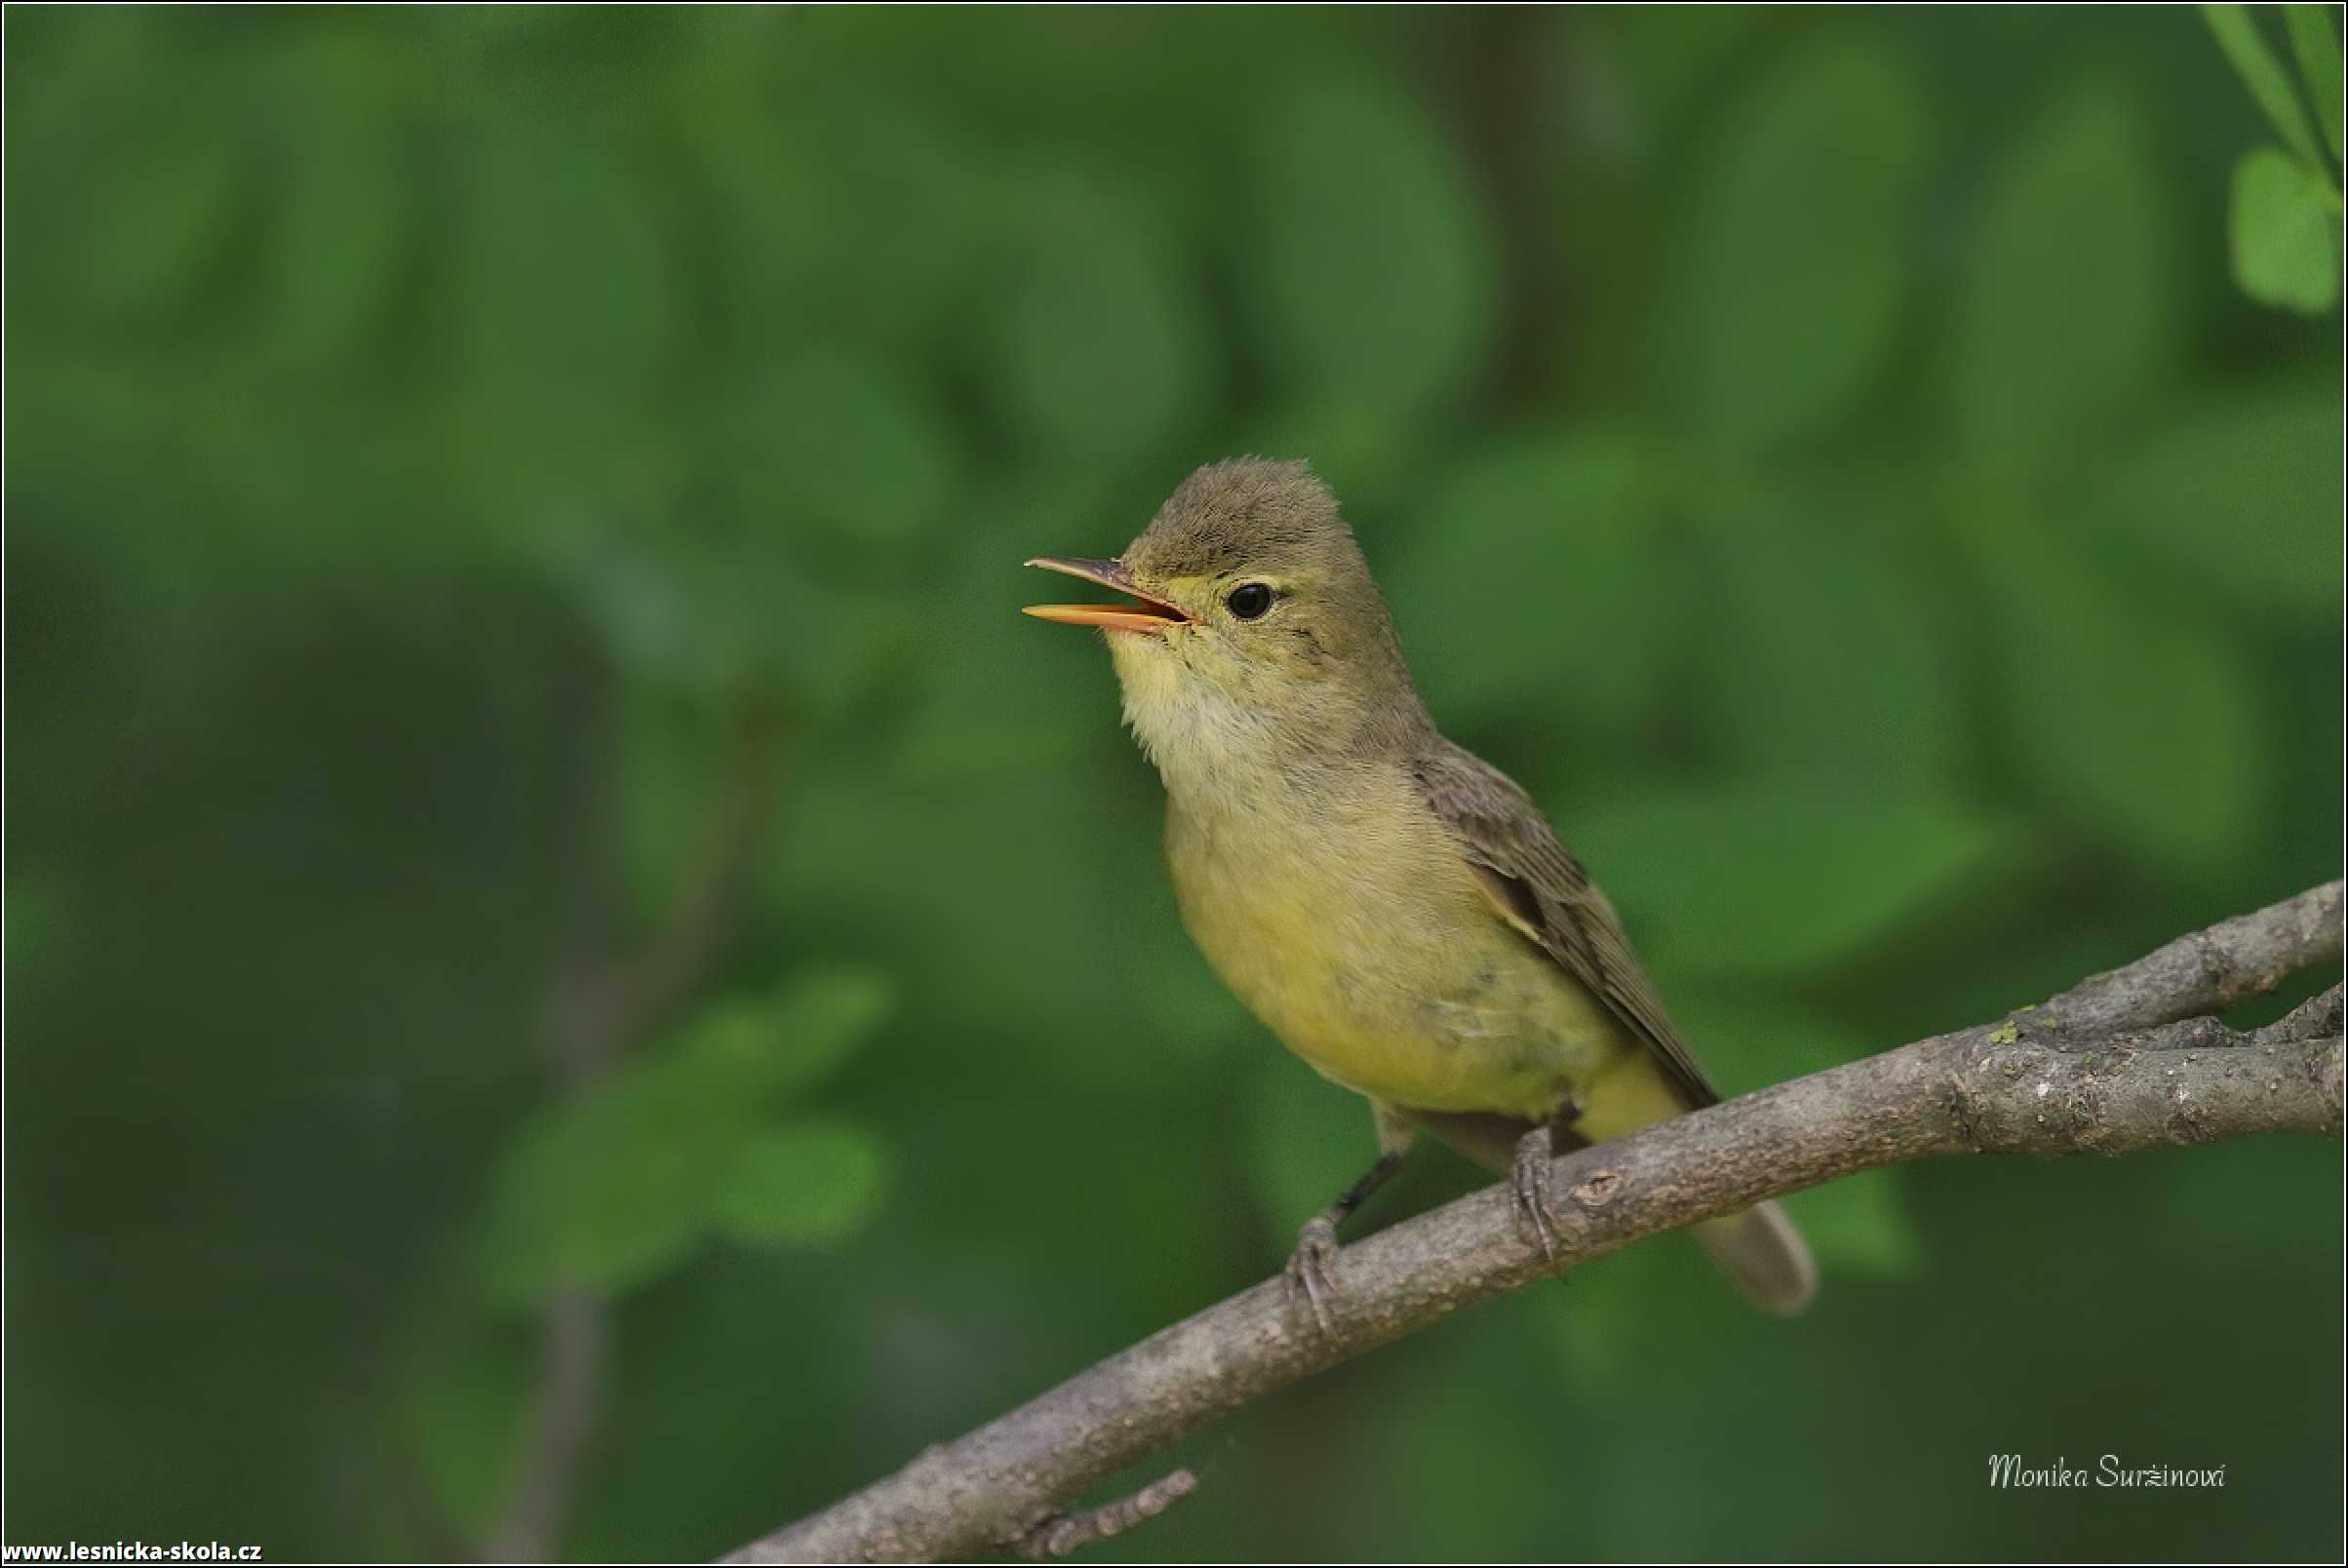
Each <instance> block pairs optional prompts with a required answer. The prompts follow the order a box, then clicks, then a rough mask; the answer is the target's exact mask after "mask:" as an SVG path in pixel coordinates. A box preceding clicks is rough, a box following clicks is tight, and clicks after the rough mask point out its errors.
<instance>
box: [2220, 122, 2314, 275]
mask: <svg viewBox="0 0 2348 1568" xmlns="http://www.w3.org/2000/svg"><path fill="white" fill-rule="evenodd" d="M2226 229H2227V235H2228V237H2229V239H2230V240H2231V242H2232V247H2231V248H2232V253H2233V259H2234V281H2235V282H2236V283H2238V284H2240V285H2241V286H2242V292H2243V293H2244V294H2249V295H2250V297H2251V298H2252V299H2255V300H2257V301H2258V302H2259V303H2260V304H2262V305H2284V306H2287V307H2289V309H2292V310H2296V311H2300V312H2302V313H2304V314H2306V315H2311V316H2312V315H2317V314H2320V313H2322V312H2324V311H2327V310H2329V309H2330V308H2331V305H2332V301H2333V300H2335V299H2337V298H2339V296H2340V253H2339V236H2340V218H2339V207H2338V202H2337V198H2336V197H2335V196H2334V195H2333V193H2332V190H2331V186H2330V185H2329V183H2328V182H2327V181H2326V180H2325V178H2324V177H2323V176H2321V175H2319V174H2317V173H2316V172H2315V171H2314V170H2312V169H2310V168H2308V167H2307V166H2306V165H2305V164H2303V163H2300V162H2299V161H2298V160H2297V159H2294V158H2292V157H2290V156H2289V155H2288V154H2285V153H2283V152H2279V151H2277V150H2276V149H2275V148H2273V147H2260V148H2259V149H2257V150H2256V151H2255V152H2252V153H2250V154H2248V155H2247V156H2245V157H2244V158H2243V160H2242V162H2240V163H2238V164H2236V165H2235V166H2234V190H2233V199H2232V203H2231V206H2230V209H2229V212H2228V216H2227V222H2226Z"/></svg>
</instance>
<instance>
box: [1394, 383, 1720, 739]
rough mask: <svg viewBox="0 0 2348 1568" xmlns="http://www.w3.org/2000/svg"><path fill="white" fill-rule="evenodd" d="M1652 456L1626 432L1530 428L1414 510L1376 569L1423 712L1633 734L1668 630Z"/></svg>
mask: <svg viewBox="0 0 2348 1568" xmlns="http://www.w3.org/2000/svg"><path fill="white" fill-rule="evenodd" d="M1648 477H1649V476H1648V470H1647V463H1646V454H1645V453H1644V451H1641V450H1640V448H1639V447H1638V446H1637V445H1636V444H1635V443H1634V442H1632V441H1631V440H1630V439H1628V438H1627V437H1626V436H1624V434H1622V433H1621V432H1618V431H1610V430H1604V429H1589V430H1585V431H1581V432H1578V433H1574V434H1570V435H1569V434H1564V433H1560V432H1557V431H1552V430H1546V429H1536V430H1528V431H1524V432H1520V433H1518V434H1516V435H1513V436H1510V437H1507V438H1505V439H1503V440H1501V441H1499V442H1496V443H1493V444H1491V445H1490V446H1487V447H1486V448H1484V449H1483V450H1482V451H1478V452H1476V453H1474V454H1473V455H1471V456H1469V457H1468V458H1467V460H1466V461H1464V462H1463V463H1461V464H1460V465H1459V466H1458V467H1457V468H1455V469H1453V470H1452V471H1451V473H1450V474H1448V475H1447V476H1446V477H1445V478H1444V479H1443V480H1442V481H1441V483H1440V484H1439V485H1438V486H1437V488H1436V490H1435V492H1434V494H1433V496H1432V497H1431V498H1430V499H1428V500H1427V501H1424V502H1421V503H1418V504H1417V505H1416V506H1415V507H1414V512H1415V513H1417V514H1418V517H1419V522H1420V526H1419V527H1417V528H1416V529H1412V530H1411V531H1410V532H1408V533H1405V534H1402V535H1401V536H1399V537H1397V538H1396V539H1395V540H1394V541H1393V543H1392V545H1391V546H1390V547H1389V548H1388V549H1387V550H1385V551H1384V552H1383V553H1382V555H1381V559H1380V560H1379V561H1378V568H1379V576H1380V579H1381V580H1382V581H1384V582H1386V583H1387V584H1389V587H1390V589H1391V592H1392V596H1393V608H1394V614H1395V622H1396V625H1397V626H1398V627H1399V628H1400V630H1401V634H1402V637H1403V640H1404V647H1406V648H1408V649H1409V650H1410V653H1411V662H1412V667H1413V669H1414V670H1415V671H1416V672H1417V674H1418V676H1419V679H1420V681H1421V683H1422V685H1423V686H1424V687H1425V689H1426V691H1427V694H1428V701H1429V703H1430V704H1432V706H1433V707H1434V709H1435V711H1436V712H1438V713H1440V714H1441V715H1442V716H1443V717H1444V719H1445V720H1446V722H1448V723H1451V724H1453V725H1462V726H1468V725H1484V724H1490V723H1495V722H1502V721H1506V720H1508V719H1511V718H1517V717H1521V716H1522V710H1523V707H1524V704H1525V703H1526V702H1527V701H1528V700H1531V697H1532V693H1533V692H1534V691H1535V690H1538V691H1539V692H1540V693H1541V696H1540V701H1541V703H1542V705H1543V711H1544V712H1545V713H1547V714H1548V715H1549V716H1550V717H1551V718H1552V719H1554V720H1556V721H1557V722H1560V723H1564V722H1569V721H1570V720H1571V719H1572V718H1574V717H1577V716H1583V717H1591V718H1598V719H1605V720H1610V721H1613V722H1616V723H1618V724H1621V723H1628V722H1630V721H1632V720H1634V719H1636V718H1637V717H1638V716H1640V715H1641V714H1642V713H1644V712H1645V711H1646V710H1648V709H1649V708H1651V706H1652V704H1653V702H1654V699H1655V696H1656V692H1657V689H1658V685H1659V676H1660V674H1661V672H1662V668H1663V657H1664V655H1665V653H1666V652H1667V651H1668V647H1669V640H1670V637H1671V634H1672V631H1673V626H1672V622H1671V620H1670V617H1669V616H1668V614H1667V613H1664V612H1663V611H1664V608H1665V607H1662V606H1659V605H1658V604H1657V603H1656V598H1655V594H1654V585H1655V584H1656V583H1657V582H1658V581H1659V580H1662V579H1663V578H1665V577H1667V576H1668V575H1669V573H1668V572H1667V571H1666V570H1665V569H1664V568H1663V560H1664V555H1663V544H1662V542H1661V540H1660V539H1659V537H1658V533H1657V529H1656V520H1655V517H1654V506H1653V502H1652V499H1651V497H1650V494H1649V483H1648Z"/></svg>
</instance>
